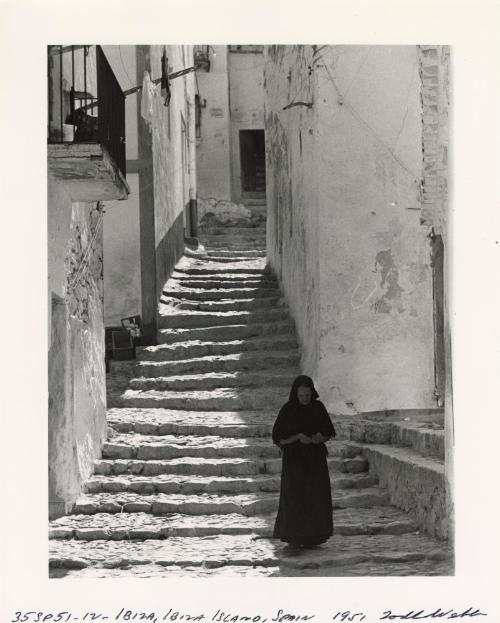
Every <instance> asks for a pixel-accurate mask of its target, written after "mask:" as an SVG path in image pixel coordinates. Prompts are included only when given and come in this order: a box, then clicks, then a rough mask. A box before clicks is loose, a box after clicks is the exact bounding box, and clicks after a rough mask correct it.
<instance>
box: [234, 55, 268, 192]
mask: <svg viewBox="0 0 500 623" xmlns="http://www.w3.org/2000/svg"><path fill="white" fill-rule="evenodd" d="M228 69H229V102H230V107H231V113H230V114H231V163H232V167H231V198H232V200H233V201H237V202H238V201H241V200H242V189H241V163H240V136H239V132H240V130H263V129H264V88H263V84H264V56H263V54H262V53H260V52H254V53H245V54H241V53H237V52H230V53H229V59H228Z"/></svg>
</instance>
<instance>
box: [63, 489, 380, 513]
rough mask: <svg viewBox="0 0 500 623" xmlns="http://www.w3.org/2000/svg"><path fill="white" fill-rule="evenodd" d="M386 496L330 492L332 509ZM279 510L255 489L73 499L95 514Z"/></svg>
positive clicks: (272, 497)
mask: <svg viewBox="0 0 500 623" xmlns="http://www.w3.org/2000/svg"><path fill="white" fill-rule="evenodd" d="M388 500H389V498H388V495H387V492H386V491H385V490H384V489H381V488H379V487H368V488H366V489H344V490H338V491H336V492H335V493H334V495H332V503H333V508H360V507H361V508H366V507H373V506H384V505H387V504H388ZM277 510H278V494H277V493H275V492H273V493H266V492H263V491H261V492H258V493H248V494H236V495H227V494H226V495H221V494H215V495H214V494H211V493H203V494H199V495H194V494H190V495H183V494H175V493H173V494H163V493H157V494H153V495H141V494H138V493H132V492H128V491H127V492H123V493H95V494H92V495H90V494H87V495H82V496H80V497H79V498H78V500H77V501H76V502H75V504H74V507H73V512H74V514H77V515H79V514H82V515H93V514H94V513H153V515H165V514H167V513H183V514H188V515H226V514H228V513H238V514H241V515H246V516H252V515H259V514H265V513H273V512H277Z"/></svg>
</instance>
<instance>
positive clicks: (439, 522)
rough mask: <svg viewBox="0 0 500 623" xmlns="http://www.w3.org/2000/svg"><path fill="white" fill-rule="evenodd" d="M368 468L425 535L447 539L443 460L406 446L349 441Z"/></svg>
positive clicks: (393, 502) (395, 503)
mask: <svg viewBox="0 0 500 623" xmlns="http://www.w3.org/2000/svg"><path fill="white" fill-rule="evenodd" d="M351 445H353V446H354V448H355V449H356V450H359V451H362V452H363V455H364V456H366V457H367V459H368V461H369V463H370V470H371V471H373V472H374V473H375V474H377V475H378V477H379V478H380V482H381V483H382V484H383V485H384V486H387V489H388V492H389V494H390V499H391V503H392V504H394V505H395V506H398V507H399V508H401V509H402V510H404V511H405V512H408V513H410V514H411V515H412V517H414V518H415V519H416V520H417V521H418V523H419V525H420V526H423V527H424V529H425V530H426V531H427V532H428V534H430V535H433V536H436V537H438V538H442V539H445V538H448V526H449V519H448V513H447V506H446V477H445V468H444V463H443V461H441V460H439V459H437V458H434V457H423V456H421V455H420V454H419V453H418V452H415V451H414V450H412V449H410V448H398V447H394V446H387V445H381V444H359V443H354V442H351Z"/></svg>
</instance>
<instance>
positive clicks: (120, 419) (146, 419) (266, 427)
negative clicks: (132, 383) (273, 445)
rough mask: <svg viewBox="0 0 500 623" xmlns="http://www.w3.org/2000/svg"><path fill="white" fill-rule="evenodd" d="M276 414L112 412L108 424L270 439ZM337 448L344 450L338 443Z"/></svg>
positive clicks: (151, 430) (165, 432)
mask: <svg viewBox="0 0 500 623" xmlns="http://www.w3.org/2000/svg"><path fill="white" fill-rule="evenodd" d="M275 419H276V413H273V412H266V411H185V410H171V409H108V411H107V423H108V425H109V426H111V427H112V428H113V429H114V430H116V431H118V432H122V433H132V432H135V433H140V434H143V435H191V436H193V435H199V436H206V435H216V436H218V437H240V438H244V439H247V438H248V437H267V438H270V436H271V430H272V426H273V423H274V420H275ZM333 444H334V445H335V446H341V447H342V448H343V447H344V444H343V442H341V441H340V442H339V441H337V440H335V442H333Z"/></svg>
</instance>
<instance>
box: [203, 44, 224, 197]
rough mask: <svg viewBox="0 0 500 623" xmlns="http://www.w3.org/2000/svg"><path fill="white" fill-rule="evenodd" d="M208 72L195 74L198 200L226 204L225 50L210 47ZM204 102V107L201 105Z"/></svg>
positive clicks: (219, 47) (217, 46) (218, 47)
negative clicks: (198, 133)
mask: <svg viewBox="0 0 500 623" xmlns="http://www.w3.org/2000/svg"><path fill="white" fill-rule="evenodd" d="M213 49H214V51H215V56H214V55H213V53H212V54H211V56H210V71H209V72H205V71H198V72H197V79H198V89H199V94H200V99H201V103H202V104H203V105H204V106H205V107H204V108H202V109H201V136H200V139H199V140H198V142H197V147H196V156H197V171H198V197H199V199H200V200H201V201H208V200H210V199H211V198H212V199H216V200H218V201H221V200H222V201H229V200H230V198H231V160H230V158H231V152H230V149H231V146H230V133H229V125H230V118H229V80H228V72H227V46H225V45H216V46H214V48H213ZM204 100H206V105H205V104H204Z"/></svg>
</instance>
